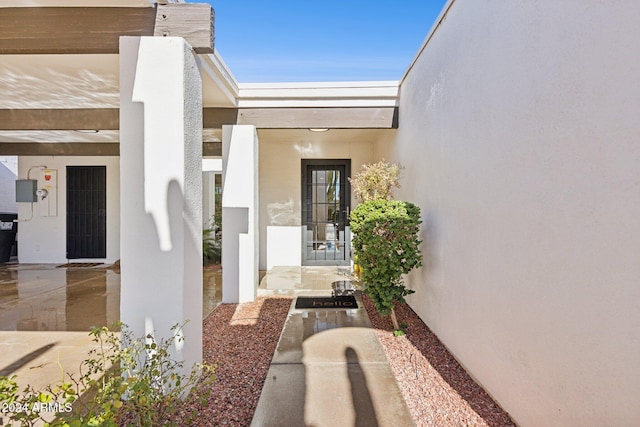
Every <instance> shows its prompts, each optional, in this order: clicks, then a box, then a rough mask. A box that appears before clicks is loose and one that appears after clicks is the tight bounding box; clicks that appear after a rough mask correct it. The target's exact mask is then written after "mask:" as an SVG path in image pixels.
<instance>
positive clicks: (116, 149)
mask: <svg viewBox="0 0 640 427" xmlns="http://www.w3.org/2000/svg"><path fill="white" fill-rule="evenodd" d="M0 155H3V156H119V155H120V144H118V143H113V142H108V143H102V142H1V143H0Z"/></svg>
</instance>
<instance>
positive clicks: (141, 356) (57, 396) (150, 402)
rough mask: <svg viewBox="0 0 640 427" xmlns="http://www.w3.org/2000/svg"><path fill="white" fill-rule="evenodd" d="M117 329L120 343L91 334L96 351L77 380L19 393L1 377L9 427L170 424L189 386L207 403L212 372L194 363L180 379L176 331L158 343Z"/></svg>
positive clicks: (0, 398) (66, 378)
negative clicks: (47, 412)
mask: <svg viewBox="0 0 640 427" xmlns="http://www.w3.org/2000/svg"><path fill="white" fill-rule="evenodd" d="M121 329H122V333H121V338H119V337H118V336H117V334H115V333H114V332H112V331H109V330H108V328H106V327H99V328H94V329H93V330H92V331H91V333H90V335H91V336H92V337H93V341H94V342H96V343H98V344H99V348H97V349H93V350H91V351H90V352H89V358H88V359H86V360H84V361H83V362H82V364H81V366H80V378H77V379H76V378H74V376H73V375H72V374H69V373H67V374H66V375H65V374H64V372H63V377H62V380H61V381H60V382H59V383H58V384H55V385H50V386H48V387H46V388H45V390H40V391H39V390H34V389H33V388H32V387H31V386H27V387H26V388H25V389H24V390H23V391H22V392H19V391H18V386H17V384H16V382H15V375H14V376H12V377H11V378H7V377H2V376H0V403H1V404H2V406H3V407H9V408H14V409H17V408H19V409H18V410H16V411H10V413H9V414H8V415H9V418H10V420H11V422H12V424H11V425H21V426H31V425H35V424H36V423H38V424H42V423H44V425H45V426H71V427H73V426H118V425H123V424H125V425H134V426H155V425H175V422H174V421H173V417H174V415H175V414H176V413H177V412H178V409H180V408H181V407H182V406H183V397H185V396H187V395H188V394H189V392H190V391H191V389H192V388H193V387H194V386H196V385H198V386H199V387H198V396H193V397H194V398H195V397H197V398H198V400H199V401H200V402H201V403H204V401H206V399H207V397H208V393H207V392H206V391H205V392H202V393H201V391H202V390H206V387H204V386H205V385H206V384H208V383H210V382H211V381H213V379H214V377H213V369H214V367H213V366H209V365H206V364H197V365H195V366H194V367H193V368H192V370H191V373H190V374H189V375H184V374H181V373H180V370H181V368H182V366H183V362H181V361H175V360H173V359H172V358H171V355H170V348H171V346H172V345H173V344H174V342H175V340H178V341H181V340H182V339H183V337H182V335H181V334H180V333H179V330H180V329H181V328H179V327H178V326H177V325H176V326H174V327H173V328H172V332H174V333H173V334H172V337H171V338H169V339H163V340H161V341H160V342H156V340H155V339H154V338H153V336H152V335H147V336H146V337H144V338H137V339H134V338H133V336H132V334H131V332H130V331H129V330H127V328H126V327H124V326H122V327H121ZM200 386H202V387H200ZM42 405H48V406H47V408H52V407H53V408H55V409H57V411H56V412H58V418H56V419H55V420H53V421H50V422H47V420H45V419H44V418H43V415H44V412H42V411H41V410H40V409H41V408H42V407H43V406H42ZM71 409H72V410H71ZM188 416H189V417H190V419H188V420H185V422H187V423H188V424H189V425H190V424H192V422H193V421H194V420H195V417H197V413H193V414H188Z"/></svg>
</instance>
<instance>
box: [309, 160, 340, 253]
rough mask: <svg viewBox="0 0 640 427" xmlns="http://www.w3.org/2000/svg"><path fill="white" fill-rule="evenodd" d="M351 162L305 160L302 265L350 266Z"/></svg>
mask: <svg viewBox="0 0 640 427" xmlns="http://www.w3.org/2000/svg"><path fill="white" fill-rule="evenodd" d="M350 174H351V160H303V161H302V225H303V233H302V264H303V265H349V263H350V261H351V255H350V249H351V244H350V242H351V238H350V234H349V210H350V198H351V191H350V189H349V180H348V178H349V175H350Z"/></svg>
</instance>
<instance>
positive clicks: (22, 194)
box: [16, 179, 38, 203]
mask: <svg viewBox="0 0 640 427" xmlns="http://www.w3.org/2000/svg"><path fill="white" fill-rule="evenodd" d="M37 189H38V181H37V180H35V179H18V180H16V202H26V203H35V202H37V201H38V196H37V195H36V190H37Z"/></svg>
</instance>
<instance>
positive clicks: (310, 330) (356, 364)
mask: <svg viewBox="0 0 640 427" xmlns="http://www.w3.org/2000/svg"><path fill="white" fill-rule="evenodd" d="M305 275H306V276H307V277H309V278H311V279H312V280H311V281H310V282H309V288H311V289H309V288H305V286H304V282H305V280H304V276H305ZM335 279H338V280H344V279H345V277H344V273H341V272H340V271H338V270H336V269H335V268H333V269H332V268H326V267H324V268H317V267H311V268H307V267H302V268H300V267H297V268H287V269H282V268H281V269H274V270H272V271H270V272H269V273H267V276H266V277H265V279H263V281H262V283H261V286H260V288H261V292H260V293H261V294H263V295H264V294H268V293H280V294H281V293H283V291H282V288H281V289H280V291H278V290H276V287H277V286H276V285H275V282H282V281H284V282H289V283H290V284H291V283H296V284H297V285H296V286H290V287H289V292H288V293H289V294H290V295H292V296H299V295H311V294H312V295H330V294H331V290H332V288H331V283H332V282H333V281H335ZM270 282H271V283H270ZM280 285H281V286H282V285H286V283H280ZM284 289H286V287H285V288H284ZM357 301H358V307H359V308H357V309H320V310H318V309H303V310H298V309H296V308H295V299H294V301H293V302H292V304H291V309H290V310H289V315H288V318H287V321H286V323H285V327H284V329H283V331H282V334H281V336H280V340H279V342H278V346H277V349H276V352H275V355H274V357H273V360H272V362H271V367H270V369H269V373H268V375H267V379H266V382H265V385H264V388H263V390H262V394H261V396H260V400H259V402H258V407H257V409H256V412H255V415H254V418H253V422H252V424H251V425H252V426H255V427H258V426H260V427H263V426H274V427H276V426H277V427H288V426H292V427H293V426H313V427H324V426H327V427H328V426H331V427H336V426H366V427H374V426H394V427H402V426H413V425H414V423H413V421H412V419H411V415H410V413H409V410H408V408H407V406H406V404H405V402H404V400H403V398H402V395H401V393H400V390H399V388H398V385H397V383H396V381H395V378H394V376H393V373H392V371H391V367H390V366H389V362H388V360H387V357H386V355H385V353H384V350H383V349H382V346H381V345H380V343H379V342H378V339H377V338H376V335H375V332H374V330H373V329H372V328H371V322H370V321H369V317H368V316H367V313H366V311H365V309H364V305H363V304H362V301H361V299H360V298H359V297H357Z"/></svg>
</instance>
